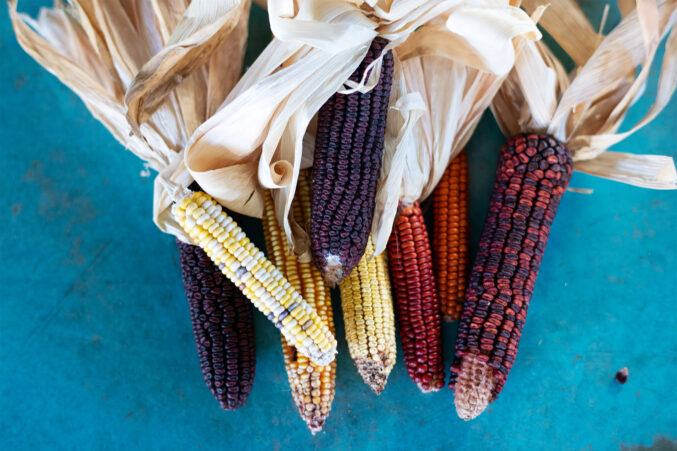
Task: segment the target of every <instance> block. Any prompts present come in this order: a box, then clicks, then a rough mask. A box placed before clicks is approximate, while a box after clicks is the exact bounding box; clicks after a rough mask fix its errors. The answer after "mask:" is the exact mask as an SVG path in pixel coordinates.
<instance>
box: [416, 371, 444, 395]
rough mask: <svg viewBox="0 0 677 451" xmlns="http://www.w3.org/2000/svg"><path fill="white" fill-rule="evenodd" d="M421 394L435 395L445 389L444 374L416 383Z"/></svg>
mask: <svg viewBox="0 0 677 451" xmlns="http://www.w3.org/2000/svg"><path fill="white" fill-rule="evenodd" d="M416 385H417V386H418V389H419V390H421V393H434V392H436V391H440V390H441V389H442V388H444V373H437V374H436V375H434V376H433V377H432V378H428V379H426V380H422V381H420V382H416Z"/></svg>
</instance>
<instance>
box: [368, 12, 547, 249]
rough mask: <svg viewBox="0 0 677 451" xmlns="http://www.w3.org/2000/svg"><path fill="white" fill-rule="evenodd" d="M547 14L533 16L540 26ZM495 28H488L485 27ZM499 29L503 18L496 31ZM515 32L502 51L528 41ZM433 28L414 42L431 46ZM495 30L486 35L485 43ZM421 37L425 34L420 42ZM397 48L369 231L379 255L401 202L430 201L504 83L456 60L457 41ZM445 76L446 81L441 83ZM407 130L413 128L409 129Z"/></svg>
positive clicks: (501, 75) (421, 30)
mask: <svg viewBox="0 0 677 451" xmlns="http://www.w3.org/2000/svg"><path fill="white" fill-rule="evenodd" d="M543 9H544V8H537V9H536V10H535V11H534V14H533V15H532V20H533V21H534V22H536V21H537V20H538V18H539V17H540V15H541V14H542V13H543ZM487 22H488V23H489V24H491V22H490V21H487ZM500 23H501V20H500V19H498V20H497V21H496V23H495V24H491V26H492V27H497V26H499V25H500ZM521 31H523V30H517V32H515V33H513V36H515V38H514V39H513V40H512V41H511V40H504V41H499V42H502V43H503V44H504V45H503V48H501V46H497V50H498V51H501V52H508V51H509V52H515V51H519V49H520V48H521V47H522V46H521V45H520V43H521V41H522V40H523V39H524V38H532V39H533V38H535V37H536V36H532V35H530V34H528V33H527V34H525V35H524V36H523V35H522V34H521ZM437 33H438V31H437V30H436V27H435V26H434V25H433V26H430V25H427V24H426V25H425V26H423V27H421V28H419V29H418V30H417V31H416V32H415V33H414V35H413V37H415V38H419V39H424V40H425V39H427V36H430V35H434V34H437ZM488 33H491V30H490V29H489V30H483V31H482V35H484V36H487V34H488ZM419 34H420V35H419ZM411 41H415V39H410V40H409V41H407V42H405V43H404V44H402V45H401V46H400V47H398V48H397V52H396V54H397V56H399V61H398V62H397V64H399V65H400V66H401V71H399V73H398V74H397V76H396V77H395V78H394V79H393V96H394V98H396V99H397V102H396V103H395V104H394V105H393V104H391V108H390V112H389V115H388V123H387V124H388V125H387V127H388V132H387V134H386V142H385V149H384V159H383V170H382V171H381V179H380V181H379V188H378V192H377V197H376V211H375V214H374V222H373V225H372V235H373V239H374V245H375V252H376V254H378V253H380V252H382V251H383V250H384V249H385V248H386V245H387V244H388V237H389V236H390V232H391V229H392V224H393V221H394V220H395V217H396V215H397V206H398V203H400V202H402V203H405V204H411V203H413V202H416V201H420V200H423V199H425V198H426V197H428V196H429V195H430V194H432V192H433V190H434V188H435V186H437V183H438V182H439V181H440V179H441V178H442V175H443V174H444V171H445V169H446V168H447V166H448V164H449V162H450V161H451V160H452V159H453V158H454V157H455V156H456V155H457V154H458V153H459V152H460V151H461V150H462V149H463V148H464V147H465V145H466V143H467V142H468V140H469V139H470V137H471V136H472V134H473V132H474V130H475V127H476V126H477V124H478V122H479V120H480V118H481V116H482V113H483V112H484V110H486V109H487V108H488V107H489V105H490V104H491V101H492V99H493V97H494V95H495V94H496V92H497V91H498V89H499V88H500V86H501V84H502V83H503V81H504V80H505V78H506V77H507V73H505V72H499V73H498V74H496V73H492V72H487V71H482V70H478V69H475V68H474V67H471V66H469V65H467V64H463V63H461V62H459V61H455V60H454V59H452V58H450V57H449V56H448V55H447V54H444V53H443V51H447V52H451V51H452V50H453V46H454V42H453V40H447V39H439V40H438V41H437V42H433V43H431V44H432V45H437V46H438V47H440V48H441V50H439V51H437V52H436V53H435V50H436V49H435V47H434V46H432V45H431V50H430V51H429V52H426V53H425V54H423V56H422V55H421V53H420V52H413V51H410V50H409V47H410V45H411V44H410V42H411ZM442 74H443V76H442ZM412 122H413V124H412V125H410V123H412Z"/></svg>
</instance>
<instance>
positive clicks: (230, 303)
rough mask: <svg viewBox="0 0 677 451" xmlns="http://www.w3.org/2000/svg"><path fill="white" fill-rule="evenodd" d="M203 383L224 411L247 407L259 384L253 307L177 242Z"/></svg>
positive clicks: (196, 250)
mask: <svg viewBox="0 0 677 451" xmlns="http://www.w3.org/2000/svg"><path fill="white" fill-rule="evenodd" d="M176 244H177V247H178V248H179V260H180V262H181V275H182V278H183V286H184V288H185V290H186V297H187V298H188V305H189V307H190V319H191V322H192V324H193V333H194V335H195V345H196V346H197V353H198V357H199V358H200V366H201V368H202V377H203V378H204V381H205V383H206V384H207V387H208V388H209V391H211V393H212V395H214V397H215V398H216V400H217V401H218V402H219V404H220V405H221V407H222V408H223V409H225V410H235V409H237V408H238V407H240V406H242V405H244V403H245V402H246V401H247V397H248V396H249V392H250V391H251V389H252V384H253V383H254V369H255V366H256V344H255V342H254V315H253V312H252V305H251V302H249V300H247V298H246V297H244V295H243V294H242V292H241V291H240V290H238V288H237V287H236V286H235V285H233V283H232V282H231V281H230V280H228V279H227V278H226V277H225V276H224V275H223V274H221V272H220V271H219V270H218V268H216V266H214V263H213V262H212V261H211V260H210V259H209V257H208V256H207V254H205V252H204V251H203V250H202V249H201V248H200V247H198V246H193V245H192V244H186V243H182V242H181V241H179V240H176Z"/></svg>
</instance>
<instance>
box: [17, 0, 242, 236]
mask: <svg viewBox="0 0 677 451" xmlns="http://www.w3.org/2000/svg"><path fill="white" fill-rule="evenodd" d="M248 9H249V1H248V0H242V1H232V0H229V1H225V0H218V1H216V0H193V1H192V2H190V1H189V0H163V1H158V0H135V1H126V0H71V1H70V2H69V3H68V4H66V3H63V2H61V1H59V0H57V1H56V2H55V4H54V7H53V8H44V9H42V10H41V11H40V13H39V16H38V18H37V19H32V18H30V17H27V16H25V15H23V14H19V13H18V12H17V0H9V12H10V17H11V20H12V25H13V27H14V31H15V33H16V36H17V40H18V41H19V43H20V44H21V46H22V47H23V48H24V50H25V51H26V52H27V53H28V54H30V55H31V56H32V57H33V58H34V59H35V60H36V61H37V62H38V63H40V64H41V65H42V66H44V67H45V68H46V69H47V70H49V71H50V72H52V73H53V74H54V75H56V76H57V77H58V78H59V79H60V80H61V81H62V82H63V83H64V84H65V85H67V86H68V87H69V88H70V89H71V90H72V91H74V92H75V93H76V94H77V95H78V96H79V97H80V98H81V99H82V100H83V102H84V103H85V105H86V106H87V108H88V109H89V110H90V111H91V112H92V114H93V115H94V116H95V117H96V118H97V119H98V120H99V121H100V122H101V123H103V125H104V126H105V127H106V128H107V129H108V130H109V131H110V132H111V133H112V134H113V136H115V138H116V139H117V140H118V141H119V142H120V143H121V144H122V145H124V146H125V147H126V148H128V149H129V150H131V151H132V152H134V154H136V155H137V156H138V157H139V158H141V159H142V160H143V161H144V162H145V163H147V164H148V165H149V166H150V167H151V168H153V169H155V170H156V171H159V172H164V174H165V177H167V178H171V180H173V181H174V182H175V183H177V184H178V185H180V186H184V187H185V186H188V185H189V184H190V183H191V182H192V177H191V176H190V174H189V173H188V172H187V171H186V170H185V168H183V165H182V158H181V157H182V152H183V149H184V147H185V145H186V143H187V142H188V140H189V138H190V135H191V134H192V133H193V131H194V130H195V129H196V128H197V127H198V125H200V124H201V123H203V122H204V121H205V120H206V119H207V118H208V117H209V116H211V115H212V114H213V113H214V112H215V111H216V109H217V108H218V106H219V105H220V104H221V103H222V102H223V99H224V98H225V96H226V93H227V92H228V91H230V89H231V88H232V87H233V86H234V85H235V82H236V81H237V78H238V76H239V75H240V72H241V65H242V58H243V55H244V43H245V40H246V35H247V34H246V33H247V28H246V27H247V19H248ZM216 13H218V14H220V15H218V16H216V15H215V14H216ZM233 24H235V26H234V25H233ZM205 62H207V64H206V65H204V66H202V67H200V66H201V65H203V63H205ZM191 71H193V72H192V73H189V72H191ZM179 79H182V82H181V84H179V85H178V86H177V81H178V80H179ZM133 81H134V82H133ZM132 86H133V87H134V88H135V89H134V90H133V91H132V92H131V93H130V94H129V95H128V98H129V99H131V100H130V102H132V103H133V104H134V105H137V106H138V108H137V109H136V110H135V113H134V114H131V113H130V114H128V113H129V112H128V108H127V106H126V105H125V102H124V100H125V93H126V92H127V90H128V88H130V87H132ZM142 106H143V108H141V107H142ZM128 115H129V116H130V117H132V118H135V117H137V116H141V117H142V118H143V119H144V122H143V124H141V125H140V126H138V127H132V126H131V125H130V123H129V122H128V120H127V116H128ZM156 188H157V189H156V193H155V194H156V196H155V208H154V218H155V220H156V223H157V224H158V226H159V227H160V228H161V229H162V230H164V231H168V232H171V233H174V234H176V235H177V236H179V237H183V231H182V229H181V227H180V226H178V225H177V224H175V222H174V220H173V219H172V218H171V215H168V214H166V209H167V207H168V205H169V201H168V198H167V195H166V193H165V191H164V188H163V187H161V184H159V183H156ZM184 239H185V238H184Z"/></svg>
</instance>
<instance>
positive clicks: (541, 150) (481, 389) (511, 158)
mask: <svg viewBox="0 0 677 451" xmlns="http://www.w3.org/2000/svg"><path fill="white" fill-rule="evenodd" d="M571 172H572V160H571V154H570V152H569V150H568V149H567V148H566V147H565V146H564V144H562V143H560V142H559V141H558V140H556V139H555V138H553V137H552V136H548V135H535V134H522V135H517V136H515V137H513V138H511V139H510V140H508V142H507V143H506V144H505V145H504V146H503V148H502V150H501V154H500V156H499V160H498V168H497V171H496V181H495V183H494V190H493V193H492V196H491V201H490V204H489V212H488V213H487V218H486V220H485V223H484V229H483V230H482V235H481V237H480V244H479V250H478V252H477V256H476V257H475V262H474V265H473V266H472V272H471V275H470V280H469V285H468V290H467V292H466V296H465V303H464V305H463V314H462V316H461V319H460V322H459V326H458V337H457V340H456V358H455V361H454V364H453V365H452V367H451V371H452V377H451V382H450V384H449V386H450V387H451V388H452V389H455V390H456V401H455V403H456V409H457V412H458V413H459V416H461V417H462V418H465V419H470V418H474V417H475V416H477V415H479V413H481V412H482V410H484V408H485V407H486V404H488V402H490V401H492V400H494V399H495V398H496V397H497V396H498V394H499V393H500V392H501V390H502V389H503V385H504V384H505V381H506V379H507V377H508V373H509V372H510V369H511V367H512V365H513V362H514V361H515V356H516V354H517V346H518V344H519V340H520V337H521V335H522V328H523V327H524V321H525V319H526V315H527V308H528V307H529V300H530V299H531V295H532V293H533V290H534V285H535V283H536V276H537V275H538V269H539V267H540V265H541V260H542V258H543V253H544V251H545V245H546V242H547V240H548V235H549V233H550V227H551V225H552V222H553V220H554V219H555V213H556V212H557V207H558V205H559V201H560V199H561V197H562V194H564V192H565V191H566V187H567V185H568V183H569V179H570V178H571ZM485 376H486V377H485ZM482 404H485V405H482Z"/></svg>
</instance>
